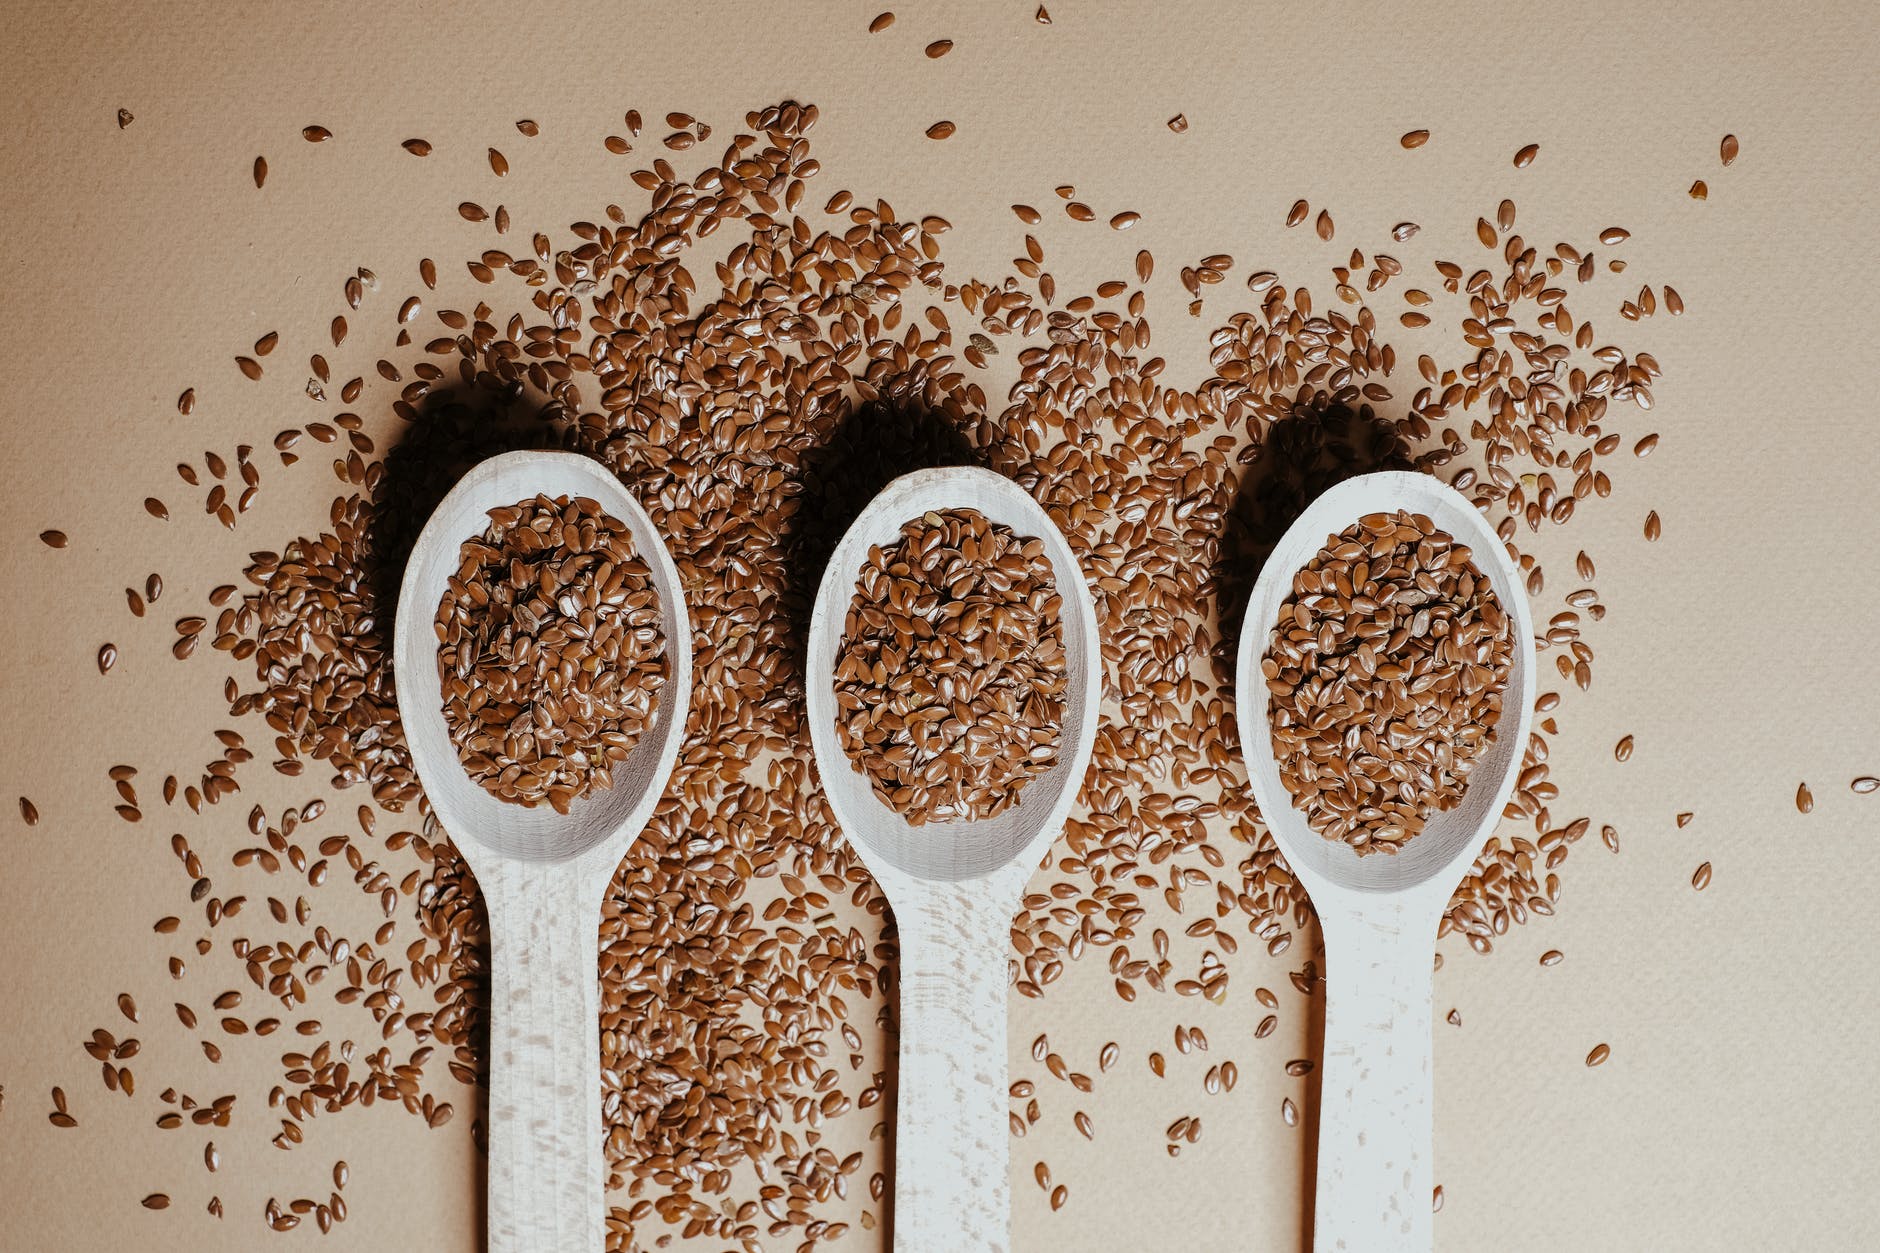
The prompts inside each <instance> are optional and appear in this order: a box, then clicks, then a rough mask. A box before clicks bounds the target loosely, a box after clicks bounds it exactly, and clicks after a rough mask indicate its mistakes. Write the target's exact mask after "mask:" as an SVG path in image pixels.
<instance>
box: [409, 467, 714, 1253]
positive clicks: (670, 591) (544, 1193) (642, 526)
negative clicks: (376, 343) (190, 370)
mask: <svg viewBox="0 0 1880 1253" xmlns="http://www.w3.org/2000/svg"><path fill="white" fill-rule="evenodd" d="M537 494H543V495H547V496H550V497H556V496H570V497H578V496H585V497H588V498H590V499H593V500H595V501H598V502H599V503H600V506H601V509H602V511H603V512H605V513H607V514H608V515H610V516H612V517H614V518H617V519H619V520H620V521H621V522H623V523H625V524H626V526H627V528H628V530H630V531H631V532H632V535H633V543H634V548H635V549H636V551H637V552H638V553H639V555H640V558H641V559H642V560H643V561H645V562H646V565H647V568H648V570H650V571H651V573H652V577H653V583H654V586H655V587H656V589H657V590H658V594H659V606H660V631H661V634H662V636H663V638H664V641H665V657H666V668H667V677H666V682H665V684H664V685H663V686H662V687H661V688H660V690H659V700H658V707H657V709H656V710H655V711H654V716H653V718H652V720H651V723H650V724H649V725H648V726H647V728H646V729H645V731H644V732H643V733H642V735H641V737H640V739H639V741H638V742H637V743H636V744H635V745H634V747H633V749H632V751H631V752H630V753H629V755H628V756H627V758H626V759H625V760H624V761H622V762H620V763H618V764H617V765H616V766H615V767H614V770H613V786H612V787H611V788H597V789H594V790H592V791H590V792H589V793H587V794H586V795H584V796H581V797H578V798H576V799H575V800H574V801H573V802H572V803H571V804H570V805H569V812H568V813H567V814H565V815H564V814H559V813H556V812H555V810H554V809H553V808H552V807H550V806H548V805H546V804H543V805H538V806H536V807H534V808H527V807H524V806H521V805H515V804H511V803H509V802H506V801H502V800H499V799H497V798H496V797H495V796H493V795H491V794H490V793H489V792H487V791H485V790H484V789H483V788H482V787H481V786H480V785H478V784H477V783H476V782H474V781H473V780H472V779H471V778H470V776H469V775H468V774H467V773H466V772H465V770H464V768H463V764H462V762H461V760H460V759H459V758H458V756H457V749H456V746H455V745H453V744H452V743H451V740H450V732H449V728H448V727H447V725H446V723H445V720H444V713H443V705H444V701H443V689H442V684H441V681H440V679H439V676H438V671H437V648H438V638H437V632H436V629H435V627H434V625H433V623H434V620H435V617H436V614H437V608H438V604H439V602H440V601H441V600H442V599H443V596H444V592H445V589H446V585H447V583H448V580H449V579H450V577H451V576H452V575H453V574H455V573H456V572H457V569H458V564H459V561H458V551H459V549H460V547H461V546H462V544H463V543H464V541H466V540H469V539H472V538H474V537H476V536H478V535H481V534H482V533H483V532H484V530H486V529H487V528H488V526H489V522H490V519H489V511H490V510H492V509H499V508H503V507H505V506H509V505H514V504H516V503H517V502H518V501H523V500H528V499H531V498H533V497H534V496H536V495H537ZM394 650H395V651H394V657H393V661H394V668H393V673H394V675H395V676H396V681H397V688H398V711H399V718H400V720H401V722H402V723H403V725H404V730H405V739H406V742H407V743H408V744H409V745H410V748H411V760H412V765H413V766H414V767H415V768H416V770H417V772H418V777H419V779H420V780H421V781H422V783H423V785H424V794H425V796H426V798H427V799H428V800H429V801H430V805H431V808H432V811H433V812H434V813H435V814H436V815H437V818H438V821H439V823H441V824H442V826H443V828H444V830H445V831H446V832H447V833H448V834H449V835H450V837H451V841H452V843H453V844H455V846H456V848H457V850H458V851H459V852H460V853H462V855H463V858H464V860H465V861H466V862H468V863H469V865H470V869H471V870H472V871H473V872H474V873H475V875H476V879H477V885H478V887H479V888H480V889H481V891H482V894H483V900H484V904H485V906H486V908H487V909H488V911H489V924H490V963H491V998H490V999H491V1005H490V1020H491V1021H490V1101H489V1247H490V1249H491V1250H492V1251H493V1253H523V1251H525V1250H538V1249H550V1248H552V1249H557V1250H569V1251H571V1253H601V1250H602V1249H603V1248H604V1247H605V1244H606V1230H605V1207H604V1204H603V1196H602V1193H603V1189H604V1186H605V1184H606V1179H607V1169H606V1162H605V1159H604V1157H603V1153H602V1148H603V1143H602V1130H601V1077H600V962H599V945H600V911H601V898H602V896H603V895H604V893H605V892H606V889H607V884H608V883H609V882H610V881H611V880H612V878H613V874H614V870H615V868H616V867H617V866H618V865H619V864H620V859H621V858H622V857H624V856H625V855H626V853H627V850H628V849H629V848H630V847H631V846H632V844H633V841H634V840H635V839H636V838H637V837H638V836H639V834H640V831H641V830H642V829H643V828H644V827H645V825H646V821H647V819H648V818H649V817H651V816H652V813H653V809H654V807H655V806H656V805H658V803H659V799H660V795H661V793H663V792H664V790H665V786H666V780H667V778H668V777H669V776H670V775H671V773H672V765H673V762H674V760H675V759H676V758H677V756H678V752H679V743H680V741H681V740H682V739H683V738H684V735H685V724H686V714H687V712H688V709H689V706H690V703H691V693H692V627H691V621H690V617H689V615H688V614H687V612H686V605H685V596H684V588H683V586H682V585H681V583H680V581H679V572H678V569H677V567H676V566H675V565H674V564H673V560H672V555H671V554H670V553H669V552H668V551H667V550H666V544H665V540H664V539H663V538H662V537H661V535H660V534H659V532H658V530H656V529H655V528H654V526H653V523H652V520H651V519H650V518H648V517H647V516H646V512H645V510H643V509H641V508H640V505H639V502H638V501H636V500H634V498H633V496H632V494H631V493H629V492H628V491H627V489H626V488H625V487H623V486H622V485H621V483H620V480H619V479H617V478H616V477H614V475H613V473H612V472H611V471H610V470H608V469H607V467H606V466H604V465H602V464H601V463H599V462H597V461H594V460H592V459H590V458H587V457H583V456H580V455H578V454H575V453H561V452H514V453H506V454H503V455H502V456H498V457H492V458H490V459H489V460H487V461H484V462H482V463H481V464H479V465H477V466H476V467H475V468H474V469H472V470H471V471H470V472H469V473H468V474H466V475H464V477H463V478H462V480H460V481H459V482H458V484H457V485H456V486H455V487H454V488H452V489H451V491H450V494H449V495H447V496H445V497H444V499H443V501H442V502H440V503H439V505H438V506H437V509H436V510H435V511H434V512H433V513H432V514H431V517H430V520H429V521H428V522H426V523H425V527H424V530H423V532H422V533H421V534H420V535H419V536H418V542H417V545H416V546H415V547H414V548H413V549H412V553H411V559H410V562H409V563H408V564H407V566H406V567H405V576H404V581H403V583H402V584H401V585H400V588H399V598H398V614H397V622H396V624H395V641H394Z"/></svg>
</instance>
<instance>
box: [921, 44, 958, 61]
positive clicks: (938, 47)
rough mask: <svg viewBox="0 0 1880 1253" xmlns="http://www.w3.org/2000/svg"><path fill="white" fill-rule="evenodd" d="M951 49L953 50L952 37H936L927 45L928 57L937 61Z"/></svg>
mask: <svg viewBox="0 0 1880 1253" xmlns="http://www.w3.org/2000/svg"><path fill="white" fill-rule="evenodd" d="M951 51H953V41H952V40H951V39H936V40H934V41H933V42H932V43H930V44H928V45H927V59H928V60H929V61H937V60H939V59H940V58H941V57H943V56H945V55H946V54H947V53H949V52H951Z"/></svg>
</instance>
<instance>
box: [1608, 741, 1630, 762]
mask: <svg viewBox="0 0 1880 1253" xmlns="http://www.w3.org/2000/svg"><path fill="white" fill-rule="evenodd" d="M1612 755H1613V756H1614V757H1615V758H1617V759H1618V760H1619V761H1630V760H1631V758H1632V737H1631V736H1629V735H1627V736H1623V737H1621V738H1620V740H1619V742H1618V743H1617V744H1616V745H1614V746H1613V750H1612Z"/></svg>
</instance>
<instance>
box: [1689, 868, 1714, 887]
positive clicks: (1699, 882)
mask: <svg viewBox="0 0 1880 1253" xmlns="http://www.w3.org/2000/svg"><path fill="white" fill-rule="evenodd" d="M1691 886H1692V887H1694V888H1696V889H1697V890H1698V891H1699V892H1701V891H1703V890H1704V889H1705V888H1707V887H1709V886H1710V863H1709V862H1705V863H1704V864H1703V865H1701V866H1699V867H1698V868H1697V871H1696V873H1695V874H1693V875H1692V876H1691Z"/></svg>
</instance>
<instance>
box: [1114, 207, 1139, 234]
mask: <svg viewBox="0 0 1880 1253" xmlns="http://www.w3.org/2000/svg"><path fill="white" fill-rule="evenodd" d="M1140 221H1142V214H1140V213H1136V212H1133V211H1130V212H1123V213H1119V214H1117V215H1116V216H1115V217H1113V218H1111V219H1110V229H1111V230H1117V231H1126V230H1128V229H1129V228H1130V227H1132V226H1134V225H1135V224H1136V223H1138V222H1140Z"/></svg>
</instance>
